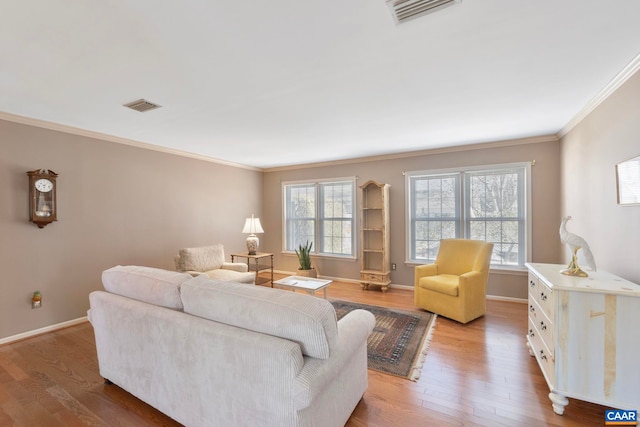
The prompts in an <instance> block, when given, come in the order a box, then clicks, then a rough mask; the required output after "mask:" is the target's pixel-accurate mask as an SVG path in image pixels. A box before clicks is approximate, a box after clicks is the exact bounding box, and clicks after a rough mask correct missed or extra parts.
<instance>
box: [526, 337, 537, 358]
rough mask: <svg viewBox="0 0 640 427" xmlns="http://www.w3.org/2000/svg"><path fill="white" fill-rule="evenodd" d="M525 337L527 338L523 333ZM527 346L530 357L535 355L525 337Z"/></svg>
mask: <svg viewBox="0 0 640 427" xmlns="http://www.w3.org/2000/svg"><path fill="white" fill-rule="evenodd" d="M525 338H528V337H527V336H526V335H525ZM527 348H528V349H529V354H530V355H531V357H536V354H535V353H534V352H533V349H532V348H531V344H530V343H529V340H528V339H527Z"/></svg>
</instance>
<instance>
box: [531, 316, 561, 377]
mask: <svg viewBox="0 0 640 427" xmlns="http://www.w3.org/2000/svg"><path fill="white" fill-rule="evenodd" d="M527 340H529V346H530V347H531V350H532V351H533V353H534V355H535V357H536V360H537V361H538V365H540V368H542V372H543V373H544V376H545V378H546V380H547V384H549V388H553V387H554V386H555V380H556V378H555V359H554V357H553V352H552V351H551V350H550V349H549V348H548V347H547V346H546V345H545V343H544V340H543V339H542V336H541V334H540V333H538V330H537V328H536V327H535V325H533V323H532V322H531V318H529V333H528V334H527Z"/></svg>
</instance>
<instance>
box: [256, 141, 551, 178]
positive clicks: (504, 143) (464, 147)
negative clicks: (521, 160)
mask: <svg viewBox="0 0 640 427" xmlns="http://www.w3.org/2000/svg"><path fill="white" fill-rule="evenodd" d="M558 141H559V138H558V136H557V135H541V136H533V137H528V138H517V139H506V140H502V141H493V142H482V143H477V144H466V145H456V146H452V147H440V148H428V149H425V150H419V151H406V152H402V153H392V154H383V155H379V156H369V157H358V158H354V159H345V160H334V161H330V162H318V163H305V164H303V165H291V166H278V167H273V168H264V169H263V170H262V171H263V172H282V171H289V170H297V169H311V168H318V167H326V166H337V165H348V164H354V163H366V162H376V161H380V160H394V159H404V158H407V157H416V156H428V155H429V156H432V155H435V154H443V153H455V152H460V151H472V150H485V149H488V148H502V147H512V146H514V145H525V144H540V143H544V142H558Z"/></svg>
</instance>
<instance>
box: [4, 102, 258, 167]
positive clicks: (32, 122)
mask: <svg viewBox="0 0 640 427" xmlns="http://www.w3.org/2000/svg"><path fill="white" fill-rule="evenodd" d="M0 120H6V121H8V122H14V123H20V124H24V125H29V126H35V127H39V128H43V129H49V130H54V131H57V132H64V133H69V134H72V135H78V136H84V137H87V138H93V139H99V140H102V141H109V142H115V143H117V144H123V145H129V146H132V147H136V148H142V149H145V150H151V151H158V152H160V153H165V154H172V155H174V156H181V157H188V158H191V159H196V160H203V161H205V162H209V163H217V164H220V165H225V166H231V167H234V168H240V169H248V170H252V171H257V172H262V169H261V168H257V167H254V166H247V165H243V164H240V163H234V162H228V161H226V160H221V159H216V158H215V157H209V156H204V155H201V154H194V153H190V152H188V151H182V150H176V149H173V148H167V147H161V146H158V145H153V144H149V143H147V142H141V141H135V140H133V139H127V138H121V137H119V136H113V135H108V134H106V133H100V132H94V131H90V130H86V129H81V128H77V127H73V126H68V125H63V124H59V123H54V122H48V121H46V120H39V119H34V118H31V117H25V116H19V115H17V114H11V113H7V112H4V111H0Z"/></svg>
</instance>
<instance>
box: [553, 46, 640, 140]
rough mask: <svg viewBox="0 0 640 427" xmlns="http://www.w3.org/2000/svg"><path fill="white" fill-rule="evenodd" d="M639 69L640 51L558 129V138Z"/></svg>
mask: <svg viewBox="0 0 640 427" xmlns="http://www.w3.org/2000/svg"><path fill="white" fill-rule="evenodd" d="M638 70H640V53H638V55H636V57H635V58H633V59H632V60H631V62H629V63H628V64H627V65H626V67H624V68H623V69H622V71H620V72H619V73H618V74H616V76H615V77H614V78H613V79H611V81H610V82H609V83H608V84H607V85H606V86H605V87H604V88H603V89H602V90H601V91H600V92H598V93H597V94H596V96H594V97H593V98H591V100H590V101H589V102H588V103H587V105H585V106H584V107H582V109H581V110H580V111H578V114H576V115H575V116H574V117H573V118H572V119H571V120H569V122H568V123H567V124H566V125H564V127H563V128H562V129H560V131H558V134H557V135H558V138H563V137H564V136H565V135H566V134H568V133H569V132H570V131H571V129H573V128H574V127H576V126H577V125H578V123H580V122H581V121H582V120H584V119H585V117H587V116H588V115H589V114H590V113H591V112H592V111H593V110H595V109H596V108H597V107H598V106H599V105H600V104H602V103H603V102H604V101H605V100H606V99H607V98H608V97H609V96H611V94H613V92H615V91H616V90H617V89H618V88H619V87H620V86H622V85H623V84H624V83H625V82H626V81H627V80H629V78H631V76H633V75H634V74H635V73H636V72H637V71H638Z"/></svg>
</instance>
